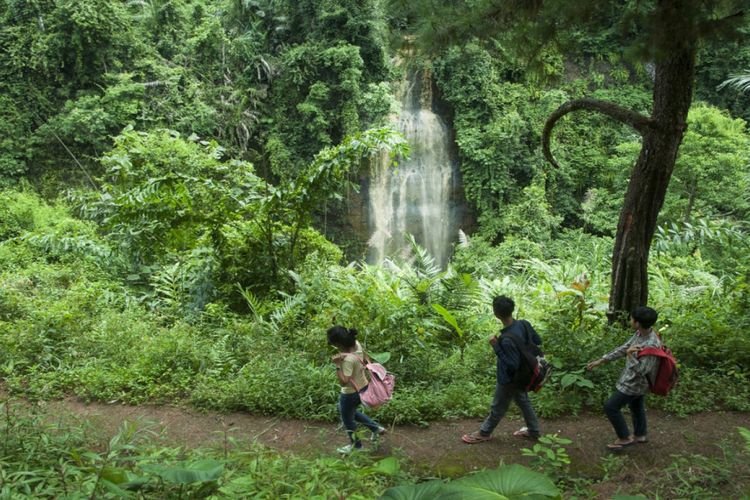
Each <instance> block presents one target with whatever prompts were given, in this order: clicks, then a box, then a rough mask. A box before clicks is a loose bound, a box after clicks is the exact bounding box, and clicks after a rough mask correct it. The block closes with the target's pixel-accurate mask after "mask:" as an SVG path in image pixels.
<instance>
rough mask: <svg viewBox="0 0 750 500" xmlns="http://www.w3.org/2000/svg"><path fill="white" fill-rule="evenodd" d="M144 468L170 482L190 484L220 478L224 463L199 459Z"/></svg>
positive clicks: (145, 466)
mask: <svg viewBox="0 0 750 500" xmlns="http://www.w3.org/2000/svg"><path fill="white" fill-rule="evenodd" d="M142 468H143V470H144V471H146V472H150V473H152V474H156V475H157V476H159V477H160V478H162V479H163V480H164V481H167V482H169V483H175V484H190V483H202V482H206V481H215V480H217V479H219V477H220V476H221V473H222V472H223V471H224V464H223V463H222V462H219V461H218V460H198V461H196V462H192V463H188V464H183V465H174V466H166V465H144V466H143V467H142Z"/></svg>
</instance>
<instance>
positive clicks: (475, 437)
mask: <svg viewBox="0 0 750 500" xmlns="http://www.w3.org/2000/svg"><path fill="white" fill-rule="evenodd" d="M491 437H492V436H485V435H483V434H482V433H481V432H479V431H476V432H472V433H471V434H464V435H463V436H461V441H463V442H464V443H466V444H477V443H482V442H484V441H489V440H490V438H491Z"/></svg>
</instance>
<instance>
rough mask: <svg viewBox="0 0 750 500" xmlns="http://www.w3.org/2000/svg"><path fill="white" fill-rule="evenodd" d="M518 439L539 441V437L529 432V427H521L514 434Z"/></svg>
mask: <svg viewBox="0 0 750 500" xmlns="http://www.w3.org/2000/svg"><path fill="white" fill-rule="evenodd" d="M513 435H514V436H516V437H522V438H527V439H539V436H535V435H533V434H531V433H530V432H529V428H528V427H521V428H520V429H518V430H517V431H516V432H514V433H513Z"/></svg>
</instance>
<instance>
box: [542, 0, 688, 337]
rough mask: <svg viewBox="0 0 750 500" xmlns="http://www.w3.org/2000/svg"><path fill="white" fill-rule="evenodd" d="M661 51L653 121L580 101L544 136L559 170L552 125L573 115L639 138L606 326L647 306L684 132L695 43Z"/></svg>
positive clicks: (666, 1) (666, 4) (666, 16)
mask: <svg viewBox="0 0 750 500" xmlns="http://www.w3.org/2000/svg"><path fill="white" fill-rule="evenodd" d="M660 3H661V8H662V11H661V12H660V19H661V20H662V21H663V24H664V26H663V27H664V29H665V30H668V29H669V23H670V22H671V21H674V20H678V19H679V13H680V9H679V4H680V1H679V0H676V1H672V0H662V1H661V2H660ZM671 42H672V43H671V44H670V46H669V47H662V54H661V56H660V57H659V59H658V60H657V61H656V73H655V81H654V91H653V110H652V113H651V117H650V118H649V117H645V116H643V115H641V114H639V113H637V112H635V111H632V110H628V109H626V108H623V107H621V106H618V105H616V104H614V103H608V102H605V101H598V100H595V99H578V100H574V101H569V102H567V103H565V104H563V105H562V106H560V107H559V108H558V109H557V110H556V111H555V112H554V113H552V115H550V117H549V118H548V119H547V123H546V124H545V127H544V131H543V133H542V149H543V152H544V156H545V158H546V159H547V161H549V162H550V163H551V164H552V165H553V166H557V163H556V162H555V159H554V158H553V157H552V153H551V151H550V148H549V141H550V136H551V133H552V129H553V127H554V125H555V123H556V122H557V121H558V120H559V119H560V118H561V117H562V116H564V115H566V114H567V113H570V112H572V111H577V110H589V111H597V112H600V113H603V114H606V115H607V116H610V117H612V118H613V119H615V120H618V121H620V122H623V123H626V124H628V125H630V126H631V127H633V128H634V129H635V130H637V131H638V132H639V133H640V134H641V136H642V137H643V143H642V146H641V152H640V155H639V157H638V160H637V162H636V164H635V166H634V167H633V170H632V172H631V175H630V182H629V184H628V189H627V192H626V194H625V201H624V203H623V207H622V210H621V212H620V219H619V222H618V224H617V236H616V238H615V245H614V249H613V253H612V274H611V279H612V287H611V290H610V295H609V311H608V313H607V316H608V318H609V321H610V323H613V322H615V321H616V320H618V319H623V320H624V319H626V318H627V316H626V313H628V312H629V311H632V310H633V309H634V308H635V307H638V306H642V305H646V304H647V303H648V272H647V267H648V257H649V250H650V248H651V239H652V238H653V236H654V232H655V231H656V220H657V217H658V215H659V211H660V210H661V207H662V205H663V204H664V197H665V195H666V193H667V187H668V186H669V179H670V178H671V176H672V171H673V170H674V165H675V160H676V159H677V150H678V149H679V147H680V143H681V142H682V137H683V135H684V133H685V129H686V128H687V115H688V110H689V108H690V102H691V100H692V97H693V80H694V76H695V51H696V41H695V39H694V38H692V39H691V38H690V37H683V38H680V37H676V39H674V40H671Z"/></svg>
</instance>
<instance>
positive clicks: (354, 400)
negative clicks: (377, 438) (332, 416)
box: [339, 389, 380, 448]
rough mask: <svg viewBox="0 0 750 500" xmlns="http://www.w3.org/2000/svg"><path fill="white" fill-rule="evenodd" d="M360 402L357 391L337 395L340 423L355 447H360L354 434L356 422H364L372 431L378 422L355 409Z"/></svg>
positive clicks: (375, 428) (375, 430) (378, 425)
mask: <svg viewBox="0 0 750 500" xmlns="http://www.w3.org/2000/svg"><path fill="white" fill-rule="evenodd" d="M363 390H364V389H363ZM360 404H362V400H361V399H359V393H358V392H354V393H352V394H344V393H342V394H341V395H340V396H339V413H340V414H341V423H342V424H344V428H345V429H346V433H347V434H348V435H349V439H350V440H351V442H352V444H354V447H355V448H361V447H362V442H361V441H360V440H359V438H358V437H357V435H356V434H355V432H356V430H357V422H360V423H362V424H364V426H365V427H367V428H368V429H370V430H371V431H372V432H377V431H378V428H379V427H380V424H378V423H377V422H375V421H373V420H372V419H371V418H370V417H368V416H367V415H365V414H364V413H362V412H360V411H357V407H358V406H359V405H360Z"/></svg>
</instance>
